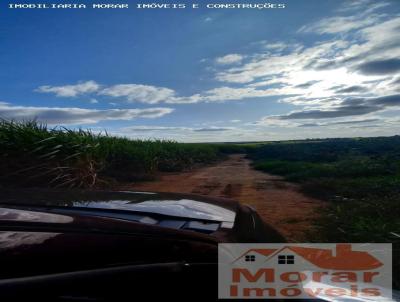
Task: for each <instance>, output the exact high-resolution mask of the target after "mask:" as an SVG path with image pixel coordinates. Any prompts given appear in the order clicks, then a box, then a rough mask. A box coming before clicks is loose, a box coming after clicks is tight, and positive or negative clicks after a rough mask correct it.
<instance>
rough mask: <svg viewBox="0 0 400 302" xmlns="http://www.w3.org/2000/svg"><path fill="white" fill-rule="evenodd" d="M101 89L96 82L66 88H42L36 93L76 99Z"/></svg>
mask: <svg viewBox="0 0 400 302" xmlns="http://www.w3.org/2000/svg"><path fill="white" fill-rule="evenodd" d="M99 89H100V85H99V84H97V83H96V82H95V81H87V82H82V83H78V84H75V85H65V86H40V87H39V88H37V89H36V92H41V93H54V94H55V95H56V96H58V97H76V96H78V95H82V94H86V93H93V92H96V91H98V90H99Z"/></svg>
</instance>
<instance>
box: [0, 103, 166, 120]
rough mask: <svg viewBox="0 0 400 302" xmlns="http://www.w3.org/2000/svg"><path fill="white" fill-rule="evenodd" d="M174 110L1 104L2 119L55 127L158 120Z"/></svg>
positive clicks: (0, 115) (0, 113)
mask: <svg viewBox="0 0 400 302" xmlns="http://www.w3.org/2000/svg"><path fill="white" fill-rule="evenodd" d="M172 111H173V109H172V108H147V109H105V110H98V109H83V108H75V107H73V108H61V107H28V106H12V105H9V104H6V103H1V104H0V117H1V118H4V119H12V120H31V119H37V120H38V121H41V122H45V123H48V124H54V125H67V124H92V123H98V122H100V121H107V120H133V119H137V118H157V117H162V116H164V115H166V114H169V113H171V112H172Z"/></svg>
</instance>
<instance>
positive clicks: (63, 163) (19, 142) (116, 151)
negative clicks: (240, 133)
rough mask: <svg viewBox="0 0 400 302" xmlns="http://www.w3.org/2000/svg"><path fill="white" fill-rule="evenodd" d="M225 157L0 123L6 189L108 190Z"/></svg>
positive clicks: (211, 150)
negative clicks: (68, 188)
mask: <svg viewBox="0 0 400 302" xmlns="http://www.w3.org/2000/svg"><path fill="white" fill-rule="evenodd" d="M220 157H221V153H220V152H219V149H218V146H216V145H215V146H213V145H208V144H181V143H177V142H174V141H164V140H131V139H128V138H121V137H113V136H108V135H106V134H95V133H93V132H91V131H86V130H77V131H72V130H68V129H64V128H49V127H47V126H46V125H44V124H40V123H37V122H35V121H27V122H12V121H5V120H3V121H0V186H41V187H43V186H45V187H46V186H49V187H79V188H92V187H100V186H108V185H110V184H112V183H113V182H115V181H132V180H143V179H149V178H152V177H154V175H155V173H156V172H158V171H181V170H184V169H190V168H192V167H193V166H195V165H197V164H205V163H210V162H213V161H216V160H218V159H219V158H220Z"/></svg>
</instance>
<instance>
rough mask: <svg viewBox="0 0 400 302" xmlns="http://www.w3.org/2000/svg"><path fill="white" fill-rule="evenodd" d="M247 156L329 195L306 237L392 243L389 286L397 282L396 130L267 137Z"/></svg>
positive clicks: (399, 188) (399, 199) (399, 193)
mask: <svg viewBox="0 0 400 302" xmlns="http://www.w3.org/2000/svg"><path fill="white" fill-rule="evenodd" d="M248 156H249V157H250V158H252V159H253V160H254V167H255V168H256V169H258V170H261V171H265V172H267V173H272V174H277V175H282V176H284V177H285V178H286V179H287V180H289V181H294V182H298V183H299V184H300V185H301V187H302V189H303V191H304V192H305V193H307V194H309V195H312V196H314V197H318V198H321V199H324V200H327V201H329V205H330V206H328V207H327V208H326V209H325V210H324V213H322V215H321V218H320V219H319V220H318V221H316V224H317V225H318V226H319V232H318V233H313V234H312V236H310V238H309V240H310V241H313V242H388V243H393V249H394V250H393V260H394V286H395V288H400V238H399V236H400V219H399V217H400V137H399V136H394V137H378V138H358V139H326V140H308V141H297V142H296V141H291V142H273V143H268V144H264V145H260V146H259V147H258V148H255V149H252V150H248ZM288 223H290V222H288Z"/></svg>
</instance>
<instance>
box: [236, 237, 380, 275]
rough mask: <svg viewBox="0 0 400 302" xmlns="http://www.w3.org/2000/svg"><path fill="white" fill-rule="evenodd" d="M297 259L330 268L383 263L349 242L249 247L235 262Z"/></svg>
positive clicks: (291, 261) (358, 267)
mask: <svg viewBox="0 0 400 302" xmlns="http://www.w3.org/2000/svg"><path fill="white" fill-rule="evenodd" d="M296 261H300V262H308V263H310V264H312V265H313V266H316V267H318V268H322V269H329V270H371V269H376V268H378V267H381V266H382V265H383V263H382V262H380V261H379V260H378V259H376V258H375V257H374V256H372V255H371V254H369V253H368V252H365V251H353V250H352V246H351V244H349V243H339V244H336V249H322V248H311V247H302V246H290V245H287V246H284V247H282V248H280V249H249V250H248V251H246V252H245V253H244V254H242V255H241V256H240V257H238V258H237V259H236V260H234V261H233V263H238V262H241V263H254V264H257V265H259V264H265V263H267V262H268V264H269V263H271V264H272V263H273V264H277V265H292V264H295V263H296Z"/></svg>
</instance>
